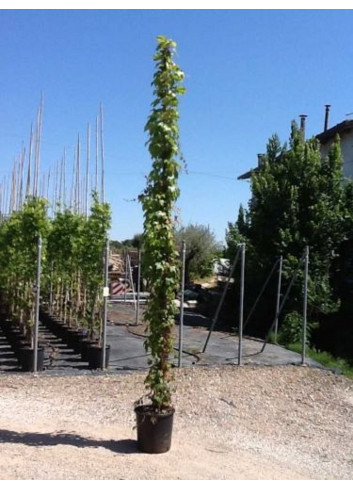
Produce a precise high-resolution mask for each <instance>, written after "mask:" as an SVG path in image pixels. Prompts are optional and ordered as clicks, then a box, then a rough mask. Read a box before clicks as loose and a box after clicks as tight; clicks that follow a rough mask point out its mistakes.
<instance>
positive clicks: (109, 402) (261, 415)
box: [0, 366, 353, 480]
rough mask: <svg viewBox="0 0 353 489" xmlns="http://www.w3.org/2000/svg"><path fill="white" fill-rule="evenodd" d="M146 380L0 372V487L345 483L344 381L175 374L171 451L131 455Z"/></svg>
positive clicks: (352, 458)
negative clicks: (136, 405) (97, 482)
mask: <svg viewBox="0 0 353 489" xmlns="http://www.w3.org/2000/svg"><path fill="white" fill-rule="evenodd" d="M143 379H144V374H143V373H139V374H117V375H99V376H97V375H86V376H83V375H82V376H42V377H41V376H38V377H34V376H33V375H30V374H28V375H26V374H22V375H12V374H2V375H0V442H1V457H0V479H2V480H4V479H5V480H12V479H21V480H24V479H74V480H82V479H113V480H117V479H145V480H146V479H183V480H186V479H246V480H249V479H348V480H349V479H352V478H353V444H352V439H353V382H352V381H351V380H348V379H346V378H344V377H342V376H337V375H334V374H332V373H330V372H328V371H324V370H318V369H313V368H308V367H293V366H287V367H240V368H239V367H234V366H223V367H213V368H203V367H196V368H185V369H183V370H181V371H176V375H175V394H174V400H175V407H176V417H175V426H174V431H173V443H172V449H171V451H170V452H168V453H166V454H161V455H147V454H142V453H138V452H137V449H136V442H135V439H136V432H135V430H134V429H133V426H134V424H135V420H134V414H133V402H134V401H135V400H136V399H138V398H139V397H140V396H141V395H142V394H143V392H144V386H143Z"/></svg>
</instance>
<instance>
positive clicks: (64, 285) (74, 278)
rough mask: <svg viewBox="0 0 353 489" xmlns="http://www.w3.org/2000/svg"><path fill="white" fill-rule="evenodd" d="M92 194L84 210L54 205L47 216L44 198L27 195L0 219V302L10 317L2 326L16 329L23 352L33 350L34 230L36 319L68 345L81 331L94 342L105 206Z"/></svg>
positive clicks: (106, 227) (107, 216) (97, 332)
mask: <svg viewBox="0 0 353 489" xmlns="http://www.w3.org/2000/svg"><path fill="white" fill-rule="evenodd" d="M92 197H93V198H92V206H91V212H90V214H89V215H88V216H85V215H81V214H77V213H75V212H73V211H71V210H70V209H60V208H58V209H57V211H56V213H55V215H54V218H53V219H50V218H49V217H48V212H47V211H48V202H47V201H46V200H45V199H44V198H42V197H33V196H28V197H27V199H26V201H25V202H24V204H23V206H22V209H20V210H18V211H15V212H13V213H12V214H11V215H10V216H9V217H8V218H7V219H3V221H2V222H1V225H0V278H1V284H0V292H1V306H2V311H3V314H5V315H6V317H7V318H8V319H9V320H10V321H11V328H10V322H9V321H8V322H7V323H5V324H6V328H5V329H7V330H8V331H9V330H10V329H11V330H12V331H16V332H18V336H19V338H20V341H22V342H23V346H24V348H25V351H26V352H28V355H32V356H33V346H34V325H35V307H36V275H37V246H38V236H40V237H41V240H42V253H41V263H42V274H41V305H42V310H41V319H42V320H44V321H45V323H46V324H47V325H48V326H50V327H52V328H54V329H55V330H56V331H55V332H56V333H57V334H60V335H61V336H63V337H64V338H65V340H68V343H69V344H70V342H72V346H73V344H75V345H76V339H78V338H81V339H83V337H88V338H89V340H91V341H92V342H96V343H97V346H98V347H99V346H100V339H101V331H102V300H103V299H102V296H103V294H102V289H103V258H104V256H103V255H104V246H105V242H106V239H107V233H108V230H109V227H110V208H109V205H108V204H106V203H101V202H99V200H98V196H97V194H93V196H92ZM77 345H78V343H77ZM41 358H42V353H41V348H39V359H41ZM40 363H41V362H40ZM25 364H26V365H28V361H27V362H25Z"/></svg>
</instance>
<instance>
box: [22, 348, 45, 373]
mask: <svg viewBox="0 0 353 489" xmlns="http://www.w3.org/2000/svg"><path fill="white" fill-rule="evenodd" d="M19 359H20V363H21V366H22V370H24V371H25V372H33V370H34V368H33V364H34V350H33V348H30V347H25V348H22V349H21V351H20V354H19ZM43 368H44V348H42V347H38V356H37V370H38V372H40V371H41V370H43Z"/></svg>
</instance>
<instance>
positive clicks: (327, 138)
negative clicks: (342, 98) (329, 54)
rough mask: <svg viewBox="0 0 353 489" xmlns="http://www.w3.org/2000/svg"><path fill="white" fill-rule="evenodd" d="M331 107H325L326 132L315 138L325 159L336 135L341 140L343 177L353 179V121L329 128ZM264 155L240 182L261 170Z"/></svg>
mask: <svg viewBox="0 0 353 489" xmlns="http://www.w3.org/2000/svg"><path fill="white" fill-rule="evenodd" d="M329 111H330V106H329V105H326V106H325V124H324V131H323V132H321V133H320V134H317V135H316V136H315V137H316V138H317V139H318V140H319V141H320V145H321V154H322V156H323V157H325V156H327V155H328V152H329V150H330V147H331V145H332V143H333V142H334V140H335V137H336V134H338V135H339V137H340V140H341V151H342V159H343V175H344V176H345V177H347V178H353V119H348V120H345V121H342V122H340V123H339V124H336V125H335V126H333V127H331V128H330V129H329V128H328V120H329ZM306 117H307V116H306V115H301V116H300V128H301V130H302V132H303V133H304V135H305V120H306ZM262 157H263V154H258V155H257V159H258V160H257V167H256V168H253V169H251V170H249V171H247V172H246V173H243V174H242V175H240V176H239V177H238V180H248V179H249V178H250V177H251V174H252V173H254V172H255V173H257V172H258V171H260V169H261V165H262Z"/></svg>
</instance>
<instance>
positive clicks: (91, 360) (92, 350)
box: [87, 345, 110, 370]
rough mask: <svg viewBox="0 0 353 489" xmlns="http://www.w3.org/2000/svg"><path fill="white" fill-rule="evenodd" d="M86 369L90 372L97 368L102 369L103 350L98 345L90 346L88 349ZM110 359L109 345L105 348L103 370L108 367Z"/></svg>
mask: <svg viewBox="0 0 353 489" xmlns="http://www.w3.org/2000/svg"><path fill="white" fill-rule="evenodd" d="M87 356H88V367H89V368H90V369H91V370H96V369H97V368H102V362H103V348H102V347H101V346H98V345H91V346H89V348H88V353H87ZM109 357H110V345H107V346H106V348H105V368H107V367H108V365H109Z"/></svg>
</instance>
